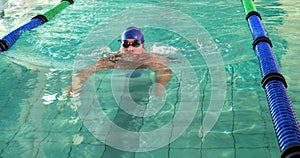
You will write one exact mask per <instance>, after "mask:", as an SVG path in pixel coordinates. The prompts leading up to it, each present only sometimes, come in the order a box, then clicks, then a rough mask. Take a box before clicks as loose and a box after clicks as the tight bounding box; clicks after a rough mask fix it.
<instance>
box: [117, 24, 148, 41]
mask: <svg viewBox="0 0 300 158" xmlns="http://www.w3.org/2000/svg"><path fill="white" fill-rule="evenodd" d="M126 39H136V40H139V41H142V43H144V35H143V33H142V32H141V30H140V29H139V28H137V27H134V26H132V27H128V28H127V29H126V30H125V31H124V32H123V33H122V36H121V41H123V40H126Z"/></svg>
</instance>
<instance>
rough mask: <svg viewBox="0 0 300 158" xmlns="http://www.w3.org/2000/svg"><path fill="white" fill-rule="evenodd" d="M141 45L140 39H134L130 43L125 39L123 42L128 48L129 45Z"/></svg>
mask: <svg viewBox="0 0 300 158" xmlns="http://www.w3.org/2000/svg"><path fill="white" fill-rule="evenodd" d="M140 45H141V43H140V42H139V41H134V42H132V43H129V42H128V41H127V40H124V41H123V43H122V46H123V47H124V48H128V47H129V46H132V47H135V48H137V47H139V46H140Z"/></svg>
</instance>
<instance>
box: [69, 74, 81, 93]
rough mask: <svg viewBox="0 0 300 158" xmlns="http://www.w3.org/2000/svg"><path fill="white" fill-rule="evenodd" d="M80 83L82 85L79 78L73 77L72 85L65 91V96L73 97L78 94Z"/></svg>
mask: <svg viewBox="0 0 300 158" xmlns="http://www.w3.org/2000/svg"><path fill="white" fill-rule="evenodd" d="M82 83H83V80H82V79H81V78H79V77H73V80H72V85H71V86H69V87H68V88H67V89H66V91H65V94H66V95H68V96H71V95H75V94H78V93H80V92H81V87H82Z"/></svg>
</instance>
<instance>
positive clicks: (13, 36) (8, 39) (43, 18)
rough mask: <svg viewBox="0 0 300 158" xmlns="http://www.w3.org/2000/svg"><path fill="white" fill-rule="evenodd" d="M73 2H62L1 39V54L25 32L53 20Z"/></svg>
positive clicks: (64, 0) (69, 0) (68, 0)
mask: <svg viewBox="0 0 300 158" xmlns="http://www.w3.org/2000/svg"><path fill="white" fill-rule="evenodd" d="M73 3H74V1H73V0H62V1H61V3H60V4H58V5H57V6H55V7H54V8H52V9H51V10H49V11H48V12H46V13H45V14H43V15H37V16H35V17H33V18H32V19H31V20H30V21H29V22H28V23H26V24H25V25H23V26H21V27H19V28H17V29H16V30H14V31H12V32H10V33H9V34H8V35H6V36H4V37H3V38H2V39H0V52H4V51H6V50H8V49H9V48H10V47H12V45H13V44H14V43H15V42H16V41H17V39H18V38H19V37H20V36H21V35H22V33H23V32H25V31H29V30H32V29H34V28H36V27H38V26H40V25H42V24H43V23H45V22H47V21H48V20H50V19H52V18H53V17H54V16H55V15H56V14H57V13H59V12H60V11H62V10H63V9H64V8H66V7H67V6H69V5H70V4H73Z"/></svg>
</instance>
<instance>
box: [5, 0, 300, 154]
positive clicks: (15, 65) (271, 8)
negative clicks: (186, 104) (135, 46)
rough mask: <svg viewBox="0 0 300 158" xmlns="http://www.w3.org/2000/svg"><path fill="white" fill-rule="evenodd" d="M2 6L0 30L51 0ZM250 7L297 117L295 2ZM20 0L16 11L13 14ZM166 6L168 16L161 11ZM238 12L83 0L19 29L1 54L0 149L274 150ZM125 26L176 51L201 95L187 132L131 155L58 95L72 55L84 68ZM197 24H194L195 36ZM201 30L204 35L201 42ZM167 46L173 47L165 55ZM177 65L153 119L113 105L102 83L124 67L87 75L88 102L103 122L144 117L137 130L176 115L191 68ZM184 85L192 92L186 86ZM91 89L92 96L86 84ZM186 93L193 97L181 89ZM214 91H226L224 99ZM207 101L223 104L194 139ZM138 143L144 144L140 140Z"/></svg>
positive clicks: (227, 7) (235, 4)
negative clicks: (210, 53) (222, 85)
mask: <svg viewBox="0 0 300 158" xmlns="http://www.w3.org/2000/svg"><path fill="white" fill-rule="evenodd" d="M6 3H7V4H8V5H7V8H6V9H5V10H4V11H5V12H4V13H1V15H3V16H2V17H1V19H0V20H1V21H2V24H1V26H0V30H1V32H0V33H1V36H4V35H5V34H7V33H8V32H10V31H11V30H12V29H14V28H16V27H18V26H20V25H21V24H23V23H24V22H26V21H28V20H29V19H31V18H32V17H33V16H35V15H36V14H40V13H43V12H45V11H47V10H48V9H50V8H51V7H53V5H55V4H57V3H59V1H57V2H50V1H48V2H45V1H43V2H42V1H34V2H31V1H26V2H25V1H24V2H23V1H14V2H11V1H6ZM24 4H26V5H24ZM255 4H256V5H257V9H258V10H259V12H260V13H261V14H262V17H263V21H264V24H265V26H266V30H267V31H268V33H269V36H270V38H271V39H272V41H273V45H274V47H273V50H274V53H275V56H276V58H277V61H278V63H279V66H280V68H281V71H282V73H283V74H284V75H285V77H286V79H287V82H288V84H289V87H288V92H289V95H290V98H291V101H292V102H293V105H294V110H295V111H296V114H297V116H299V113H300V111H299V108H298V107H297V105H298V104H299V102H298V100H299V98H298V94H299V91H298V90H299V88H298V84H299V81H298V80H297V75H298V74H299V73H298V71H299V70H298V69H297V59H298V58H299V57H297V54H296V53H297V52H298V51H299V50H300V47H299V46H298V45H297V43H298V41H299V37H300V36H299V31H297V30H296V28H297V27H296V26H297V24H299V19H298V18H297V16H299V8H300V6H299V4H296V2H287V1H285V0H281V1H257V2H255ZM22 7H23V8H24V9H23V10H24V12H23V11H21V12H20V10H21V9H20V8H22ZM147 9H148V10H147ZM154 11H155V12H154ZM7 12H8V13H9V14H8V13H7ZM170 12H171V13H173V14H167V13H170ZM126 13H127V14H126ZM151 13H157V14H158V13H159V14H158V15H161V17H156V18H157V19H155V16H153V14H151ZM132 17H134V19H133V18H132ZM137 17H139V18H137ZM189 17H190V18H189ZM244 17H245V16H244V9H243V6H242V4H241V2H240V1H238V0H237V1H229V0H227V1H222V2H219V1H215V0H212V1H210V2H206V1H200V2H197V1H159V0H156V1H145V2H143V1H129V2H128V1H127V2H123V1H106V2H103V1H89V3H88V4H87V2H86V1H81V0H78V1H76V2H75V3H74V4H73V5H72V6H69V7H68V8H66V9H65V10H63V11H62V13H60V14H59V15H57V16H56V17H55V18H54V19H52V20H51V21H49V22H48V23H46V24H45V25H43V26H41V27H38V28H37V29H34V30H32V31H29V32H25V33H24V34H23V35H22V36H21V38H20V39H19V40H18V42H17V43H16V44H15V45H14V46H13V47H12V48H11V49H10V50H9V51H7V52H5V55H1V58H0V60H1V64H0V67H1V73H0V76H1V78H0V80H1V82H0V85H1V86H0V87H1V91H2V92H1V94H0V98H1V99H0V108H1V111H0V112H1V113H0V116H1V121H0V124H1V126H0V128H1V135H0V143H1V144H0V149H1V150H0V151H1V152H0V155H1V156H2V157H136V158H139V157H170V158H175V157H176V158H177V157H191V158H194V157H272V158H273V157H274V158H275V157H278V156H279V154H280V152H279V148H278V144H277V140H276V135H275V133H274V129H273V124H272V120H271V117H270V114H269V109H268V105H267V101H266V97H265V93H264V91H263V89H262V88H261V84H260V81H261V75H260V70H259V63H258V60H257V57H256V56H255V54H254V53H253V50H252V48H251V43H252V41H251V35H250V33H249V30H248V27H247V23H246V21H245V20H244ZM175 19H177V21H176V20H175ZM178 19H180V20H178ZM184 19H186V21H184ZM147 20H148V21H147ZM162 20H165V21H167V22H169V23H167V22H164V21H162ZM168 20H169V21H168ZM174 21H175V22H174ZM147 22H149V23H147ZM172 22H174V23H172ZM185 22H188V23H185ZM116 23H119V26H118V25H117V26H116V25H112V24H116ZM127 23H130V24H128V25H132V24H136V25H138V26H140V27H142V29H143V31H144V32H145V37H146V48H147V49H149V50H154V51H161V52H163V53H164V55H167V56H171V57H176V58H177V59H178V55H182V56H179V57H182V58H185V59H187V60H188V61H189V63H190V64H191V65H192V66H193V70H194V71H195V75H196V79H195V81H196V82H197V83H199V86H198V88H199V90H198V91H199V93H198V95H197V97H198V98H196V99H197V100H199V101H197V102H194V103H193V105H197V104H198V106H196V112H197V113H195V116H194V117H193V118H192V119H193V120H192V122H191V123H190V124H187V125H186V124H182V126H183V127H184V126H188V127H187V129H184V131H183V133H182V134H180V136H179V137H178V138H176V139H175V138H174V140H173V142H171V143H167V144H165V145H162V146H159V147H156V146H151V147H149V146H146V147H147V149H148V150H146V151H139V152H131V151H130V149H134V144H135V143H134V142H133V143H131V145H132V144H133V147H130V148H126V149H125V150H117V149H114V148H112V147H110V146H108V145H105V144H104V143H103V142H102V141H101V139H99V135H97V134H95V133H94V131H95V129H94V131H93V129H91V128H90V126H89V125H91V124H88V122H85V120H86V119H88V118H86V119H83V118H82V113H81V112H82V111H80V110H79V111H78V104H76V103H77V100H76V98H75V99H74V98H71V97H66V96H65V95H64V94H63V93H64V90H65V88H66V87H68V86H69V85H70V84H71V80H72V73H73V69H74V67H75V68H78V65H80V64H77V63H80V61H81V60H80V59H82V58H80V57H78V54H81V55H83V57H84V58H83V59H89V60H87V63H84V64H86V65H88V64H89V63H92V61H93V60H95V59H96V58H97V57H98V56H100V55H102V54H103V52H104V51H102V50H99V49H97V48H98V47H100V46H102V45H104V46H105V45H109V46H110V48H111V50H112V51H116V49H117V48H118V43H117V42H116V40H117V38H118V33H119V32H120V30H123V29H124V26H125V25H127ZM168 24H169V25H168ZM191 24H194V25H191ZM174 26H176V29H178V30H179V31H182V30H181V29H180V28H184V29H186V30H187V32H184V31H183V32H179V31H178V30H176V29H175V28H174ZM194 26H195V27H194ZM170 28H172V29H170ZM194 28H196V29H194ZM174 30H175V31H174ZM195 30H199V31H200V33H199V32H197V31H195ZM176 31H178V32H176ZM193 31H195V32H193ZM189 33H191V34H189ZM200 35H201V36H200ZM199 36H200V37H205V38H203V39H201V38H199ZM197 40H198V41H200V42H198V44H203V43H205V42H206V41H207V42H210V40H211V41H213V42H212V44H209V45H206V46H208V47H207V49H211V50H214V51H216V54H218V55H220V56H221V57H222V60H221V61H218V62H217V63H213V62H214V60H213V59H211V58H208V59H209V60H207V58H205V57H206V56H205V55H206V54H204V53H205V50H206V49H205V47H203V48H202V49H200V53H199V50H198V49H197V47H196V46H195V45H194V43H193V42H194V41H197ZM215 46H217V47H218V48H215ZM174 51H176V54H173V52H174ZM201 51H204V52H201ZM201 53H202V54H201ZM217 57H218V56H217ZM74 63H75V64H74ZM182 63H186V61H181V60H179V61H178V60H175V61H174V62H173V63H172V62H171V64H173V65H179V67H176V70H175V68H174V71H176V77H174V78H173V79H172V82H171V83H170V84H169V85H168V95H167V100H166V104H165V106H164V107H163V110H162V111H160V113H159V115H157V116H155V117H145V118H144V119H141V118H131V117H128V115H125V114H124V113H122V111H121V112H120V111H119V110H118V108H117V103H115V102H114V100H115V99H114V98H113V97H114V96H113V95H112V94H111V93H110V92H111V91H112V90H111V88H113V87H114V86H110V83H111V82H110V78H111V75H119V76H121V77H119V78H118V76H117V77H114V79H117V80H118V79H122V74H119V73H122V72H114V71H107V72H102V73H97V74H96V75H95V76H94V77H93V78H92V80H94V81H91V82H90V83H92V84H90V85H88V86H93V88H92V89H93V90H95V91H96V92H97V93H96V94H97V95H96V98H92V99H94V100H96V101H98V103H99V104H101V107H102V110H103V111H104V112H105V113H106V114H107V116H108V117H110V119H111V120H114V119H115V120H114V121H115V123H116V124H118V125H119V126H121V127H123V128H126V127H125V126H129V127H127V128H132V127H133V128H134V127H135V126H132V125H130V124H134V121H136V122H142V123H137V124H138V125H141V124H143V126H138V130H139V131H142V132H147V131H148V132H149V131H153V130H155V129H157V128H162V127H165V126H166V125H167V124H168V122H170V120H172V119H174V116H175V114H174V113H175V111H176V110H177V111H178V110H179V109H180V105H181V104H180V103H181V102H182V100H181V99H182V98H184V96H182V95H184V94H183V93H181V92H180V90H179V89H180V86H178V84H179V83H180V82H179V80H180V77H182V76H187V75H190V74H186V73H185V72H186V71H185V70H186V68H187V67H188V66H189V65H182ZM209 64H211V67H209ZM222 65H224V70H225V76H220V78H222V77H224V78H225V81H226V82H225V89H223V90H224V91H222V92H221V94H220V95H221V96H220V97H219V98H218V97H215V96H214V95H212V94H215V93H212V87H214V86H215V85H214V84H215V82H213V81H214V80H213V79H215V78H213V75H214V74H212V73H211V71H213V68H214V67H216V66H222ZM80 66H84V65H80ZM180 66H182V67H180ZM49 67H51V68H49ZM213 72H215V71H213ZM221 73H222V71H221ZM149 76H150V77H149ZM189 77H195V76H189ZM144 78H145V79H144ZM150 78H151V72H147V71H146V72H143V76H141V77H140V78H134V79H132V85H133V87H141V86H140V85H138V84H136V83H140V82H139V80H142V81H144V80H147V83H148V84H147V85H148V86H149V85H151V80H150ZM188 79H190V78H187V81H189V82H192V83H193V82H194V80H188ZM116 82H117V83H119V82H122V81H116ZM130 83H131V82H130ZM216 84H218V83H216ZM186 86H187V87H189V86H192V84H191V85H189V84H187V85H186ZM117 87H119V86H117ZM181 88H182V87H181ZM134 90H137V93H139V94H138V95H136V96H137V98H133V99H134V100H135V102H137V103H139V104H146V103H147V102H148V101H149V97H148V96H147V92H146V91H147V90H148V89H147V88H145V89H136V88H134ZM186 90H187V91H189V92H193V90H192V89H186ZM141 92H143V93H141ZM91 93H92V94H95V93H94V92H93V91H92V92H91ZM91 93H85V94H88V95H83V96H82V97H83V98H88V97H90V95H89V94H91ZM185 94H186V96H191V95H190V94H189V93H185ZM222 94H225V97H224V101H223V99H222ZM211 97H212V98H211ZM89 99H91V98H88V100H89ZM188 99H189V100H192V99H194V98H188ZM180 100H181V102H180ZM211 101H217V102H218V101H222V102H223V104H222V105H221V113H220V115H219V117H218V120H217V122H216V123H215V124H214V126H213V128H212V129H210V130H209V132H208V133H207V134H206V135H205V136H204V137H203V138H200V137H199V128H200V127H201V126H202V121H203V120H204V118H205V116H207V114H208V111H207V109H208V108H209V105H210V102H211ZM84 102H87V100H84ZM182 103H183V102H182ZM91 104H92V103H91ZM91 104H88V105H91ZM93 108H94V107H93ZM191 108H195V107H191ZM191 114H192V113H191ZM116 116H118V117H116ZM118 118H121V119H118ZM181 119H182V118H181ZM124 120H125V121H124ZM179 123H180V122H179ZM183 123H184V122H183ZM99 124H101V122H99ZM92 125H95V124H93V123H92ZM173 125H174V124H173ZM95 126H98V125H97V124H96V125H95ZM174 127H175V126H174ZM129 130H130V131H134V130H136V129H129ZM167 134H170V132H169V133H168V132H167ZM125 136H127V135H125ZM150 136H151V135H150ZM157 137H158V138H161V137H159V136H157V135H154V136H152V137H150V138H153V140H151V141H150V142H153V141H154V142H155V145H157V144H158V142H159V141H161V142H164V141H165V140H164V139H161V140H156V138H157ZM167 137H170V136H169V135H167ZM121 140H126V139H125V138H119V139H117V143H118V142H119V144H121V147H123V146H122V142H121ZM145 140H146V139H145ZM145 142H146V143H145V144H147V142H148V141H145ZM107 143H109V142H107ZM125 144H126V143H125ZM126 145H130V143H128V144H126ZM112 146H113V145H112Z"/></svg>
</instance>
